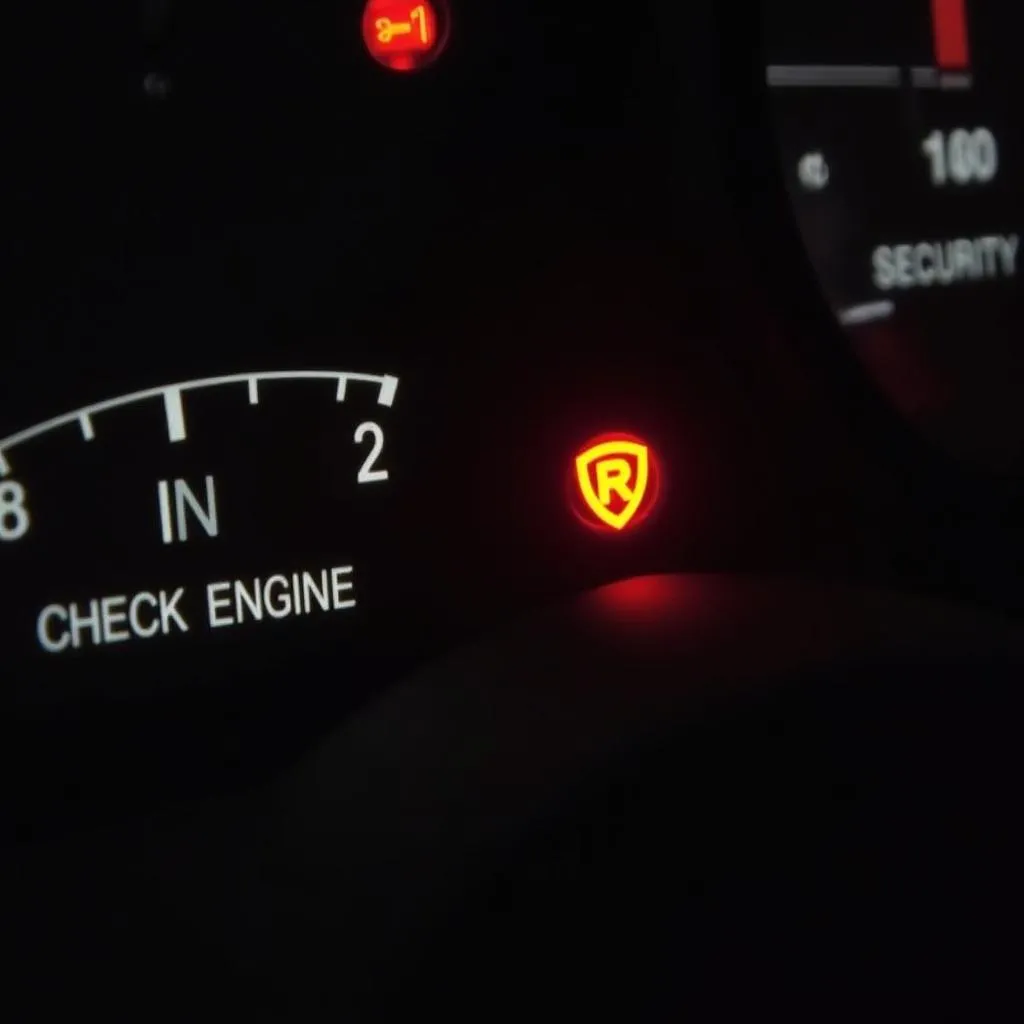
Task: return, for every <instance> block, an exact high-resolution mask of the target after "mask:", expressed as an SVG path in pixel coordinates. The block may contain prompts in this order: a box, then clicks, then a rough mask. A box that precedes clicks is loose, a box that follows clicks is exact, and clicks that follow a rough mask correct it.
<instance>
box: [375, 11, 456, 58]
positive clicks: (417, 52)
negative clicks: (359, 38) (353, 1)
mask: <svg viewBox="0 0 1024 1024" xmlns="http://www.w3.org/2000/svg"><path fill="white" fill-rule="evenodd" d="M446 27H447V26H446V19H445V17H444V12H443V10H442V8H441V7H440V5H439V3H437V4H434V3H430V0H422V2H421V3H417V2H416V0H404V2H401V0H367V4H366V9H365V10H364V12H363V41H364V42H365V43H366V48H367V49H368V50H369V51H370V54H371V56H372V57H373V58H374V60H377V61H379V62H380V63H381V64H383V65H384V67H386V68H390V69H391V70H392V71H418V70H419V69H420V68H422V67H426V65H428V64H430V63H432V62H433V61H434V59H435V58H436V57H437V55H438V54H439V53H440V52H441V50H442V49H443V48H444V43H445V38H446Z"/></svg>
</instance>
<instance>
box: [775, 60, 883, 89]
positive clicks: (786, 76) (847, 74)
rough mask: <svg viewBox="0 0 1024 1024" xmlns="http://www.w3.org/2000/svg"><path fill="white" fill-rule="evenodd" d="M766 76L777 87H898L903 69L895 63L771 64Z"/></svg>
mask: <svg viewBox="0 0 1024 1024" xmlns="http://www.w3.org/2000/svg"><path fill="white" fill-rule="evenodd" d="M767 78H768V84H769V85H770V86H772V87H776V88H805V89H806V88H815V87H818V86H826V87H852V88H855V89H898V88H899V87H900V83H901V80H902V72H901V71H900V69H899V67H897V66H896V65H894V64H893V65H884V64H769V65H768V68H767Z"/></svg>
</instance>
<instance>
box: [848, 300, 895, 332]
mask: <svg viewBox="0 0 1024 1024" xmlns="http://www.w3.org/2000/svg"><path fill="white" fill-rule="evenodd" d="M895 312H896V303H895V302H892V301H890V300H888V299H886V300H884V301H881V302H864V303H862V304H861V305H859V306H850V307H849V309H844V310H841V311H840V313H839V322H840V323H841V324H842V325H843V326H844V327H852V326H854V325H856V324H870V323H874V322H875V321H876V320H888V319H889V317H891V316H892V315H893V313H895Z"/></svg>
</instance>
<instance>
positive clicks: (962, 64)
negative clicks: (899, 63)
mask: <svg viewBox="0 0 1024 1024" xmlns="http://www.w3.org/2000/svg"><path fill="white" fill-rule="evenodd" d="M932 27H933V30H934V32H935V63H936V64H938V66H939V67H940V68H945V69H947V70H950V71H961V70H963V69H965V68H967V67H970V63H971V52H970V42H969V39H968V34H967V0H932Z"/></svg>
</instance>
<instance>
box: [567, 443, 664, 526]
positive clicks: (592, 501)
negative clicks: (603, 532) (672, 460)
mask: <svg viewBox="0 0 1024 1024" xmlns="http://www.w3.org/2000/svg"><path fill="white" fill-rule="evenodd" d="M573 485H574V486H573V495H574V499H575V500H574V505H575V510H576V514H577V515H578V516H579V517H580V519H582V520H583V521H584V522H585V523H586V524H587V525H588V526H593V527H595V528H597V529H607V530H616V531H622V530H625V529H626V528H627V527H634V526H638V525H639V524H640V523H642V522H643V521H644V519H646V518H647V516H648V515H650V513H651V511H652V509H653V508H654V506H655V504H656V503H657V500H658V487H659V479H658V462H657V459H655V457H654V453H653V452H652V451H651V449H650V448H649V447H648V446H647V445H646V444H644V442H643V441H641V440H640V439H639V438H636V437H633V436H632V435H630V434H603V435H602V436H601V437H596V438H593V439H592V440H591V441H589V442H587V444H586V445H584V447H583V449H582V450H581V451H580V452H579V454H578V455H577V456H576V460H575V464H574V466H573Z"/></svg>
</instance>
